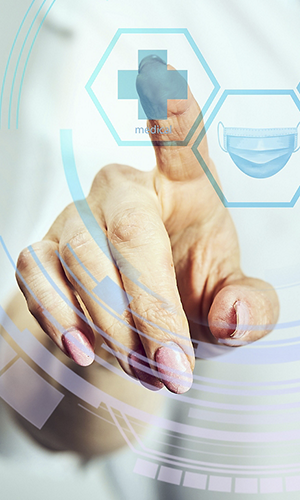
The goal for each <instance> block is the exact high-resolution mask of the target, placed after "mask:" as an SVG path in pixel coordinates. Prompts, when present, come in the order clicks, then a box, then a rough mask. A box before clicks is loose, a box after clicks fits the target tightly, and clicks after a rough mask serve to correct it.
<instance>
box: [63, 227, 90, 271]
mask: <svg viewBox="0 0 300 500" xmlns="http://www.w3.org/2000/svg"><path fill="white" fill-rule="evenodd" d="M90 245H91V236H90V234H89V233H88V232H87V231H86V230H85V229H82V230H80V231H77V232H75V233H74V234H73V235H72V236H70V237H69V238H62V239H61V241H60V243H59V254H60V256H61V257H62V259H63V260H64V261H65V262H66V263H70V262H73V261H74V259H75V257H74V255H73V254H72V251H73V252H74V253H75V254H76V255H77V257H78V258H79V259H80V260H82V259H81V258H82V257H83V256H84V255H86V253H87V249H88V248H89V247H90Z"/></svg>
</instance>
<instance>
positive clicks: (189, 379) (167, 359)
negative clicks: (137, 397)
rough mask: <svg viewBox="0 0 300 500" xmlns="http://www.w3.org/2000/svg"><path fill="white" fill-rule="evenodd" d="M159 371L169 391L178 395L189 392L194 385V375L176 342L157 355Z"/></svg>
mask: <svg viewBox="0 0 300 500" xmlns="http://www.w3.org/2000/svg"><path fill="white" fill-rule="evenodd" d="M155 361H156V363H157V371H158V372H159V373H160V374H161V376H162V377H161V379H162V382H163V383H164V384H165V386H166V387H167V389H169V391H171V392H175V393H176V394H183V393H184V392H187V391H188V390H189V389H190V388H191V386H192V384H193V373H192V369H191V365H190V363H189V360H188V358H187V356H186V354H185V353H184V352H183V350H182V349H181V348H180V347H179V345H178V344H175V342H168V343H167V344H166V345H164V346H162V347H160V348H159V349H157V351H156V354H155Z"/></svg>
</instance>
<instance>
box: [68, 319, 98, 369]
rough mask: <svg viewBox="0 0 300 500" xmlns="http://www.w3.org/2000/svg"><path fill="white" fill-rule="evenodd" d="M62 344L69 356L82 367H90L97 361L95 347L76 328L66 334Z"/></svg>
mask: <svg viewBox="0 0 300 500" xmlns="http://www.w3.org/2000/svg"><path fill="white" fill-rule="evenodd" d="M62 342H63V345H64V348H65V349H66V351H67V354H68V355H69V356H70V358H71V359H73V361H75V363H77V364H78V365H80V366H89V365H90V364H92V362H93V361H94V359H95V353H94V350H93V347H92V345H91V343H90V341H89V340H88V338H87V337H86V336H85V335H84V333H82V332H81V331H79V330H76V329H75V328H74V329H72V330H69V331H67V332H65V333H64V334H63V336H62Z"/></svg>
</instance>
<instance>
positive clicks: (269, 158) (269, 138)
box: [218, 122, 300, 179]
mask: <svg viewBox="0 0 300 500" xmlns="http://www.w3.org/2000/svg"><path fill="white" fill-rule="evenodd" d="M299 125H300V123H298V125H297V127H295V128H237V127H224V125H223V123H222V122H219V124H218V140H219V145H220V147H221V149H222V150H223V151H225V153H229V155H230V157H231V159H232V161H233V162H234V163H235V165H236V166H237V167H238V168H239V169H240V170H241V171H242V172H244V174H246V175H249V176H250V177H255V178H257V179H264V178H266V177H271V176H272V175H275V174H277V172H279V171H280V170H281V169H282V168H283V167H284V166H285V165H286V163H287V162H288V161H289V159H290V157H291V156H292V154H293V153H295V152H296V151H298V150H299V148H300V146H298V147H297V144H298V128H299ZM221 129H222V131H223V141H222V140H221Z"/></svg>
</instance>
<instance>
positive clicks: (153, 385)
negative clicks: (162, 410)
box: [128, 349, 163, 391]
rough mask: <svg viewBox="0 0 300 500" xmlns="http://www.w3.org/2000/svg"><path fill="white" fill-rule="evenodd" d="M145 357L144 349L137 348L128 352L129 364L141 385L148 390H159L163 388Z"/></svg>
mask: <svg viewBox="0 0 300 500" xmlns="http://www.w3.org/2000/svg"><path fill="white" fill-rule="evenodd" d="M145 358H146V354H145V351H144V350H143V349H137V351H136V352H132V353H131V354H129V356H128V359H129V365H130V366H131V369H132V371H133V373H134V374H135V375H136V377H137V378H138V379H139V381H140V383H141V385H142V386H144V387H146V388H147V389H150V391H159V390H160V389H162V388H163V384H162V383H161V381H160V380H158V379H157V378H156V377H155V376H154V375H153V372H152V370H151V368H150V365H149V363H148V362H147V361H146V359H145Z"/></svg>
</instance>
